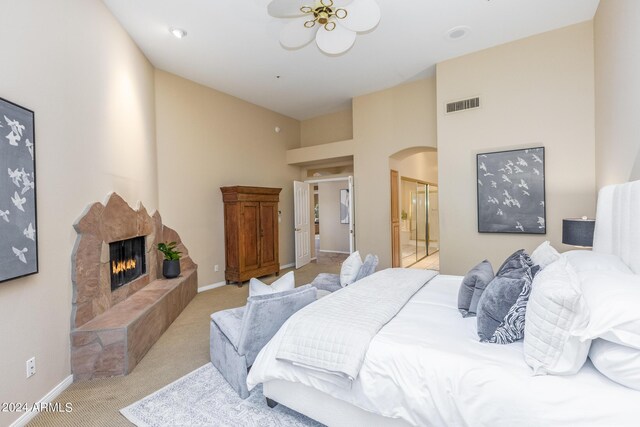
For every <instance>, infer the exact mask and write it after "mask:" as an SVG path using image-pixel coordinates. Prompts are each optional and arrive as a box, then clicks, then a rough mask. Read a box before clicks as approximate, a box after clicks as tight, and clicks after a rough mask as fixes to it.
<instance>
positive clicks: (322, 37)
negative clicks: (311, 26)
mask: <svg viewBox="0 0 640 427" xmlns="http://www.w3.org/2000/svg"><path fill="white" fill-rule="evenodd" d="M355 41H356V33H355V31H351V30H349V29H348V28H345V27H343V26H341V25H336V27H335V29H333V31H327V30H325V29H324V27H321V28H320V29H319V30H318V34H317V35H316V44H317V45H318V47H319V48H320V50H322V51H323V52H325V53H328V54H329V55H338V54H340V53H343V52H346V51H347V50H349V49H350V48H351V46H353V43H354V42H355Z"/></svg>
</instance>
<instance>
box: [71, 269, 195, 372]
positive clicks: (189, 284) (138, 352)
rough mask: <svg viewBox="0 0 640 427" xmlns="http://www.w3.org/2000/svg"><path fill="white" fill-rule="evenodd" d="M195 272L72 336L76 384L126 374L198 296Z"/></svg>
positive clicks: (159, 285)
mask: <svg viewBox="0 0 640 427" xmlns="http://www.w3.org/2000/svg"><path fill="white" fill-rule="evenodd" d="M197 283H198V279H197V272H196V270H189V271H185V272H183V274H182V276H180V277H177V278H175V279H168V280H166V279H165V280H156V281H153V282H151V283H150V284H148V285H147V286H145V287H144V288H142V289H141V290H139V291H138V292H136V293H135V294H134V295H133V296H131V297H129V298H127V299H126V300H124V301H122V302H121V303H118V304H116V305H115V306H113V307H111V309H110V310H108V311H106V312H105V313H103V314H101V315H99V316H98V317H95V318H94V319H93V320H91V321H90V322H88V323H86V324H85V325H83V326H81V327H80V328H77V329H75V330H74V331H72V333H71V340H72V352H71V368H72V373H73V378H74V380H75V381H78V380H88V379H93V378H102V377H112V376H116V375H127V374H128V373H130V372H131V371H132V370H133V368H135V366H136V365H137V364H138V362H140V360H141V359H142V357H143V356H144V355H145V354H146V353H147V351H149V349H150V348H151V346H152V345H153V344H154V343H155V342H156V341H157V340H158V338H160V336H161V335H162V334H163V333H164V331H166V330H167V328H168V327H169V325H171V323H172V322H173V321H174V320H175V319H176V317H178V315H179V314H180V312H182V310H183V309H184V308H185V307H186V306H187V304H189V302H190V301H191V300H192V299H193V297H194V296H195V295H196V293H197V289H198V284H197Z"/></svg>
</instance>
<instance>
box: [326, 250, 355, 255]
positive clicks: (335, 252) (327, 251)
mask: <svg viewBox="0 0 640 427" xmlns="http://www.w3.org/2000/svg"><path fill="white" fill-rule="evenodd" d="M320 252H323V253H332V254H347V255H350V254H351V252H349V251H347V252H345V251H329V250H325V249H320Z"/></svg>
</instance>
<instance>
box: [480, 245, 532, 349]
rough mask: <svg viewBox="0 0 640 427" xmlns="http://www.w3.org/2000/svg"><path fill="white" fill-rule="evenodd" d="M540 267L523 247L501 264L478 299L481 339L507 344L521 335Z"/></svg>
mask: <svg viewBox="0 0 640 427" xmlns="http://www.w3.org/2000/svg"><path fill="white" fill-rule="evenodd" d="M539 269H540V268H539V267H538V266H534V265H533V262H532V261H531V258H529V255H527V254H526V253H525V252H524V250H519V251H517V252H515V253H514V254H513V255H511V256H510V257H509V258H507V260H506V261H505V262H504V263H503V264H502V266H501V267H500V269H499V270H498V273H497V274H496V277H495V279H493V280H492V281H491V283H489V285H488V286H487V289H486V290H485V292H484V293H483V294H482V297H481V298H480V301H479V302H478V336H479V337H480V340H481V341H483V342H492V343H498V344H509V343H512V342H515V341H517V340H519V339H522V338H523V337H524V321H525V310H526V306H527V301H528V300H529V294H530V293H531V283H532V281H533V277H534V276H535V275H536V273H537V272H538V270H539Z"/></svg>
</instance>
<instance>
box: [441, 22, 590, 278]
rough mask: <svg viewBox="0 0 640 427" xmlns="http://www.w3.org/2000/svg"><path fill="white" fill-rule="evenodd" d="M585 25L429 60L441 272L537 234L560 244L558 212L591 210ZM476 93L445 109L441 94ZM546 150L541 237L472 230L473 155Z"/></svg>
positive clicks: (529, 245) (457, 270)
mask: <svg viewBox="0 0 640 427" xmlns="http://www.w3.org/2000/svg"><path fill="white" fill-rule="evenodd" d="M593 70H594V57H593V25H592V22H585V23H582V24H578V25H574V26H571V27H567V28H564V29H560V30H556V31H552V32H548V33H544V34H541V35H537V36H534V37H530V38H527V39H524V40H520V41H516V42H513V43H509V44H506V45H502V46H498V47H495V48H491V49H487V50H484V51H481V52H477V53H473V54H470V55H467V56H464V57H461V58H457V59H453V60H450V61H447V62H444V63H442V64H439V65H438V68H437V76H438V163H439V182H438V183H439V190H440V230H441V251H440V264H441V271H442V272H443V273H447V274H464V273H466V271H467V270H469V269H470V268H471V267H472V266H473V265H475V264H476V263H478V262H480V261H481V260H482V259H484V258H485V257H486V258H488V259H489V260H490V261H491V263H492V264H493V265H494V267H496V268H497V267H498V266H499V265H500V263H501V262H502V260H504V258H505V257H507V256H508V255H509V254H510V253H511V252H513V251H514V250H516V249H519V248H525V249H527V250H529V251H530V250H533V249H534V248H535V247H536V245H537V244H539V243H541V242H542V241H544V240H545V239H548V240H550V241H551V243H552V244H553V245H554V246H556V247H557V248H559V249H561V250H562V249H568V248H567V247H563V246H562V245H561V243H560V242H561V227H562V218H567V217H575V216H581V215H588V216H593V215H594V214H595V172H594V170H595V158H594V152H595V141H594V71H593ZM478 94H479V95H481V97H482V107H481V108H480V109H478V110H474V111H468V112H461V113H456V114H451V115H444V112H443V109H444V103H445V102H446V101H450V100H455V99H460V98H464V97H468V96H473V95H478ZM532 146H544V147H545V148H546V151H545V155H546V165H545V167H546V203H547V235H546V236H530V235H527V236H523V235H516V234H479V233H478V232H477V214H476V175H475V174H476V166H475V156H476V154H477V153H480V152H489V151H497V150H505V149H513V148H521V147H532Z"/></svg>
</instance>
